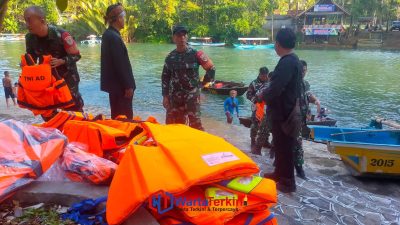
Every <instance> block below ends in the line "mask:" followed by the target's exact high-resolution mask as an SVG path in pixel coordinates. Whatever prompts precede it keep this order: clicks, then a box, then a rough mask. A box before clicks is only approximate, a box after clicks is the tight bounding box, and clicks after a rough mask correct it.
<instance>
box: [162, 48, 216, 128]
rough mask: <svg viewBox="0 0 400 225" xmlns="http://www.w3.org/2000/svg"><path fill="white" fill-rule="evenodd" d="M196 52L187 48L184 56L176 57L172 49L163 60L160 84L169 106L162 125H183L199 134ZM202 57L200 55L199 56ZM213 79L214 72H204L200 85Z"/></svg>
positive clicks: (178, 54) (176, 53)
mask: <svg viewBox="0 0 400 225" xmlns="http://www.w3.org/2000/svg"><path fill="white" fill-rule="evenodd" d="M197 52H198V51H197V50H195V49H193V48H191V47H189V46H188V48H187V49H186V52H183V53H180V52H178V51H177V50H176V49H175V50H173V51H172V52H170V53H169V55H168V56H167V58H166V59H165V64H164V68H163V72H162V75H161V80H162V95H163V96H164V97H165V96H167V97H168V99H169V103H170V106H169V108H168V109H167V115H166V119H165V122H166V123H167V124H174V123H181V124H186V122H187V118H188V120H189V126H191V127H193V128H196V129H199V130H203V126H202V124H201V119H200V77H199V67H200V64H201V63H200V61H199V59H198V58H197V55H196V54H197ZM203 56H204V54H203ZM214 77H215V68H214V67H212V68H211V69H209V70H208V71H207V72H206V75H205V76H204V81H212V80H214Z"/></svg>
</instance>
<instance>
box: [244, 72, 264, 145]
mask: <svg viewBox="0 0 400 225" xmlns="http://www.w3.org/2000/svg"><path fill="white" fill-rule="evenodd" d="M265 83H266V82H263V81H261V80H260V79H259V78H258V77H257V79H255V80H253V81H252V82H251V83H250V85H249V88H248V89H247V92H246V98H247V99H249V100H250V101H251V102H252V103H253V104H255V103H256V102H257V101H256V100H257V98H256V93H257V91H258V90H260V89H261V87H262V86H263V85H264V84H265ZM260 125H261V122H260V121H258V120H257V118H256V111H255V109H253V108H252V114H251V127H250V138H251V140H252V143H253V144H255V140H256V137H257V132H258V130H259V126H260Z"/></svg>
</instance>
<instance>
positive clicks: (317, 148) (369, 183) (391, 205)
mask: <svg viewBox="0 0 400 225" xmlns="http://www.w3.org/2000/svg"><path fill="white" fill-rule="evenodd" d="M85 110H86V111H87V112H91V113H93V114H97V113H104V114H105V115H108V114H109V112H108V109H106V108H100V107H86V108H85ZM0 112H1V113H0V120H5V119H16V120H20V121H24V122H27V123H38V122H41V119H40V118H33V116H32V114H31V113H30V112H29V111H27V110H23V109H20V108H17V107H11V108H10V109H6V107H5V101H4V100H0ZM149 115H153V116H155V117H156V118H157V119H158V121H159V122H161V123H163V122H164V113H163V112H157V113H151V112H146V113H141V115H140V116H142V117H143V118H146V117H147V116H149ZM202 119H203V123H204V127H205V129H206V130H207V132H209V133H212V134H214V135H217V136H220V137H222V138H224V139H226V140H227V141H229V142H230V143H232V144H233V145H235V146H236V147H238V148H239V149H241V150H242V151H244V152H245V153H246V154H248V155H249V156H250V157H251V158H252V159H253V160H254V161H255V162H256V163H257V164H258V165H259V167H260V169H261V172H260V174H263V173H264V172H267V171H268V172H270V171H272V170H273V167H272V160H271V159H269V157H268V156H267V155H268V151H267V149H264V152H263V156H256V155H253V154H251V153H250V144H249V143H250V138H249V129H248V128H245V127H243V126H240V125H239V124H238V123H237V124H233V125H229V124H226V123H225V122H222V121H216V120H214V119H209V118H202ZM304 151H305V152H304V157H305V171H306V175H307V177H308V180H302V179H299V178H297V180H296V182H297V185H298V189H297V192H296V193H293V194H281V193H280V194H279V196H278V197H279V203H278V204H277V206H276V207H274V209H273V211H274V213H275V214H276V215H277V217H278V221H279V224H280V225H282V224H283V225H285V224H288V225H289V224H290V225H292V224H371V225H372V224H399V223H400V183H399V182H398V180H390V179H377V178H375V179H371V178H369V179H357V178H354V177H352V176H351V175H350V173H349V172H348V171H347V169H346V168H345V167H344V166H343V163H342V162H341V160H340V158H339V157H338V156H337V155H334V154H332V153H330V152H328V150H327V148H326V145H324V144H320V143H314V142H309V141H304Z"/></svg>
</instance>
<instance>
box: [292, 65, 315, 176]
mask: <svg viewBox="0 0 400 225" xmlns="http://www.w3.org/2000/svg"><path fill="white" fill-rule="evenodd" d="M300 62H301V63H302V64H303V83H302V85H303V87H302V90H303V91H302V95H301V101H300V110H301V114H302V117H303V118H302V123H303V124H302V127H305V126H306V123H307V114H308V112H309V103H313V104H315V105H317V111H318V112H319V110H320V103H319V100H318V99H317V98H316V97H315V96H314V95H313V94H312V93H311V91H310V84H309V83H308V81H306V80H304V77H305V75H306V73H307V63H306V62H305V61H304V60H300ZM302 140H303V138H302V132H301V131H300V134H299V137H298V138H297V145H296V149H295V151H294V157H295V159H294V163H295V164H294V165H295V169H296V174H297V176H298V177H300V178H303V179H306V175H305V172H304V169H303V164H304V150H303V141H302Z"/></svg>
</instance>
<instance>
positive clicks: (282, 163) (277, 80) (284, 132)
mask: <svg viewBox="0 0 400 225" xmlns="http://www.w3.org/2000/svg"><path fill="white" fill-rule="evenodd" d="M295 45H296V35H295V33H294V32H293V30H291V29H288V28H284V29H281V30H279V32H278V33H277V35H276V42H275V51H276V53H277V55H278V56H279V57H280V60H279V62H278V64H277V65H276V67H275V70H274V73H273V75H272V77H271V80H270V83H269V85H268V86H267V87H266V88H265V89H264V90H262V91H261V94H260V97H261V98H262V99H263V100H264V101H265V102H266V104H267V105H268V107H267V110H268V112H267V115H268V116H271V122H272V135H273V137H274V149H275V152H276V153H275V154H276V155H275V157H276V167H275V171H274V172H273V173H270V174H264V176H265V177H266V178H270V179H273V180H275V181H276V182H277V188H278V190H280V191H282V192H294V191H296V181H295V178H294V157H293V154H294V148H295V146H296V142H297V136H298V134H299V132H300V129H301V114H300V108H299V101H300V97H301V91H302V71H303V68H302V65H301V63H300V61H299V58H298V57H297V55H296V54H294V47H295Z"/></svg>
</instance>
